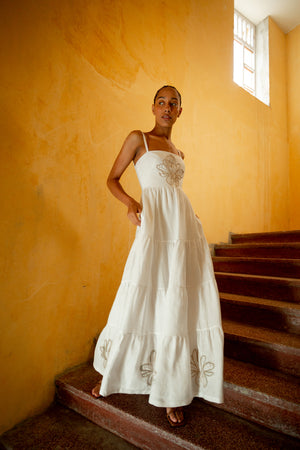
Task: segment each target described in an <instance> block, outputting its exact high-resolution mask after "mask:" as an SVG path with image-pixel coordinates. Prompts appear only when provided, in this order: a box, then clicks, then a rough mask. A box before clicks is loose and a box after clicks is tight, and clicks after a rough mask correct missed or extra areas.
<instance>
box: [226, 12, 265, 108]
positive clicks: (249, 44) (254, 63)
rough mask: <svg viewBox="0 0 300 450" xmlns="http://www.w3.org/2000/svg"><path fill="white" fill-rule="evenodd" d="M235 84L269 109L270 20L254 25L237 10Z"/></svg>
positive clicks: (234, 53)
mask: <svg viewBox="0 0 300 450" xmlns="http://www.w3.org/2000/svg"><path fill="white" fill-rule="evenodd" d="M233 61H234V63H233V81H235V83H237V84H238V85H239V86H241V87H242V88H243V89H246V90H247V91H248V92H250V94H252V95H254V96H255V97H256V98H258V99H259V100H260V101H262V102H263V103H265V104H266V105H270V80H269V19H268V17H266V18H265V19H264V20H263V21H262V22H260V23H258V24H257V25H254V24H253V23H252V22H250V20H248V19H247V18H246V17H245V16H243V15H242V14H241V13H240V12H239V11H237V10H234V37H233Z"/></svg>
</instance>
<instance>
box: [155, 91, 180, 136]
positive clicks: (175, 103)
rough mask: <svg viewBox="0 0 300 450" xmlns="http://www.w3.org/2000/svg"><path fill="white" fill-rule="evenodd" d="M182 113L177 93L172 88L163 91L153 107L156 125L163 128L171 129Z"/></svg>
mask: <svg viewBox="0 0 300 450" xmlns="http://www.w3.org/2000/svg"><path fill="white" fill-rule="evenodd" d="M181 111H182V108H181V106H180V99H179V96H178V94H177V91H176V90H175V89H173V88H170V87H167V88H163V89H161V90H160V91H159V93H158V95H157V97H156V99H155V103H154V105H152V112H153V114H154V115H155V119H156V123H157V124H158V125H160V126H162V127H171V126H172V125H173V124H174V123H175V122H176V120H177V118H178V117H179V116H180V114H181Z"/></svg>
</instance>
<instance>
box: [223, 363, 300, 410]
mask: <svg viewBox="0 0 300 450" xmlns="http://www.w3.org/2000/svg"><path fill="white" fill-rule="evenodd" d="M224 381H225V384H226V383H230V384H234V385H235V386H237V387H238V389H239V390H241V388H242V389H247V390H249V389H250V390H252V391H256V392H257V393H258V394H259V396H265V395H268V396H271V397H272V399H273V403H274V401H275V403H276V405H278V400H279V399H280V402H282V401H284V403H285V402H289V403H291V405H293V408H294V407H295V406H296V407H297V410H298V411H299V413H300V406H299V402H300V389H299V380H298V379H297V378H296V377H293V376H292V375H287V374H283V373H281V372H277V371H274V370H270V369H266V368H264V367H259V366H255V365H254V364H250V363H246V362H242V361H238V360H235V359H231V358H227V357H225V358H224ZM268 402H269V403H270V402H271V399H270V398H269V399H268ZM285 406H287V405H286V404H285Z"/></svg>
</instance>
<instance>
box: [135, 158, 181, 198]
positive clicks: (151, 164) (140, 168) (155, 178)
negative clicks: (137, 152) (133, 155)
mask: <svg viewBox="0 0 300 450" xmlns="http://www.w3.org/2000/svg"><path fill="white" fill-rule="evenodd" d="M135 170H136V173H137V177H138V179H139V182H140V185H141V187H142V189H145V188H148V187H173V188H178V187H181V186H182V181H183V176H184V170H185V165H184V162H183V159H182V158H181V157H180V156H179V155H176V154H174V153H171V152H167V151H164V150H151V151H147V152H146V153H144V154H143V155H142V156H141V158H140V159H139V160H138V161H137V163H136V165H135Z"/></svg>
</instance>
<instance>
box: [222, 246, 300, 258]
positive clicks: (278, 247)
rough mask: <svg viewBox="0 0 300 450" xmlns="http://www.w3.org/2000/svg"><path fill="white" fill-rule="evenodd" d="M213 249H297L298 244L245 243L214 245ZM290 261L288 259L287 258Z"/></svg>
mask: <svg viewBox="0 0 300 450" xmlns="http://www.w3.org/2000/svg"><path fill="white" fill-rule="evenodd" d="M214 247H215V248H289V247H293V248H299V249H300V242H247V243H246V244H216V245H215V246H214ZM289 259H290V258H289Z"/></svg>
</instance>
